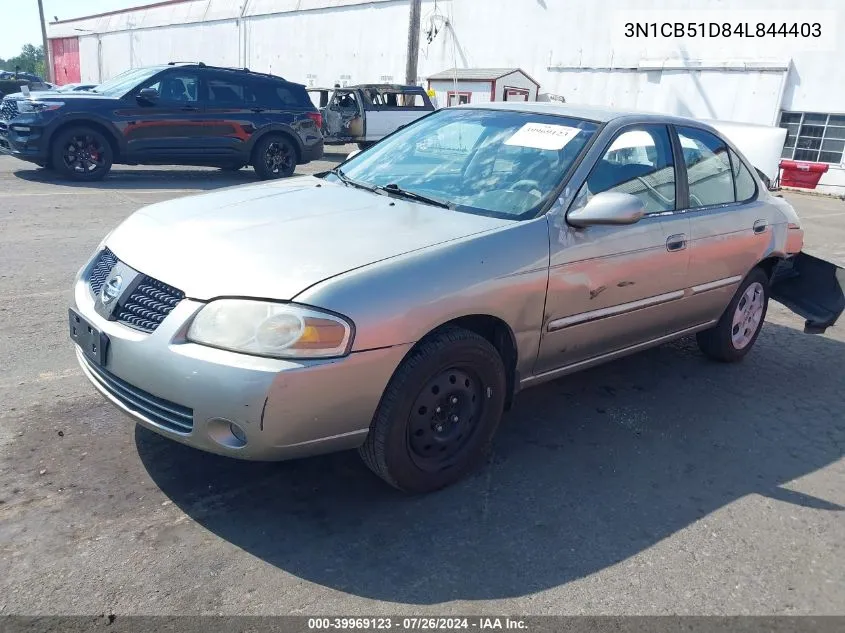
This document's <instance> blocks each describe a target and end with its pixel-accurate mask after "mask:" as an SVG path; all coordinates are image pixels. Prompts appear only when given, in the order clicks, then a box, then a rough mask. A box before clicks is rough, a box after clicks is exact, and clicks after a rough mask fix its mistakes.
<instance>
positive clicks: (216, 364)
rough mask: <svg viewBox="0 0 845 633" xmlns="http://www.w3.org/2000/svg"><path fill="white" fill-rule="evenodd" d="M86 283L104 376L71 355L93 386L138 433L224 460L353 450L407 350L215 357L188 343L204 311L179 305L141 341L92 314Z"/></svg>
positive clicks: (77, 301)
mask: <svg viewBox="0 0 845 633" xmlns="http://www.w3.org/2000/svg"><path fill="white" fill-rule="evenodd" d="M86 277H87V276H86V275H84V274H82V275H79V276H78V277H77V281H76V283H75V288H74V302H73V308H74V309H75V310H76V311H77V312H78V313H79V314H80V315H81V316H83V317H84V318H85V319H87V320H88V321H89V322H90V324H91V325H92V326H94V327H96V328H98V329H100V330H101V331H102V332H103V333H105V334H106V335H107V336H108V337H109V347H108V353H107V359H106V365H105V368H102V369H98V368H97V367H96V366H94V365H93V364H92V361H90V360H89V359H88V358H87V357H86V356H85V355H84V354H83V353H82V352H81V350H80V348H79V347H77V359H78V361H79V363H80V366H81V367H82V369H83V372H84V373H85V375H86V377H87V378H88V379H89V381H91V383H92V384H93V385H94V386H95V387H96V388H97V390H98V391H99V392H100V393H101V394H102V395H104V396H105V397H106V398H107V399H108V400H109V401H110V402H112V403H113V404H114V405H116V406H117V407H118V408H120V409H121V410H122V411H123V412H124V413H126V414H128V415H129V416H131V417H132V418H133V419H134V420H135V421H137V422H138V423H139V424H141V425H142V426H144V427H146V428H148V429H150V430H152V431H155V432H156V433H159V434H161V435H164V436H166V437H169V438H171V439H173V440H176V441H178V442H181V443H183V444H187V445H189V446H193V447H195V448H198V449H201V450H205V451H209V452H212V453H217V454H221V455H227V456H231V457H237V458H242V459H250V460H267V461H272V460H283V459H290V458H295V457H305V456H309V455H315V454H319V453H327V452H334V451H339V450H346V449H350V448H355V447H356V446H359V445H360V444H361V443H362V442H363V441H364V438H365V436H366V434H367V432H368V429H369V424H370V421H371V420H372V417H373V414H374V412H375V410H376V407H377V406H378V403H379V400H380V399H381V395H382V393H383V391H384V389H385V387H386V386H387V383H388V381H389V380H390V377H391V376H392V374H393V372H394V370H395V369H396V367H397V366H398V365H399V363H400V362H401V360H402V358H403V357H404V356H405V354H406V353H407V351H408V350H409V348H410V346H408V345H402V346H396V347H389V348H384V349H379V350H372V351H365V352H356V353H353V354H350V355H349V356H347V357H345V358H342V359H332V360H317V361H284V360H276V359H267V358H259V357H254V356H248V355H245V354H236V353H233V352H227V351H225V350H218V349H213V348H209V347H205V346H202V345H197V344H194V343H190V342H187V341H186V340H185V332H186V331H187V326H188V323H189V322H190V320H191V319H192V318H193V316H194V315H195V314H196V312H197V311H198V310H199V309H200V308H201V307H202V306H203V305H204V304H203V303H201V302H197V301H192V300H190V299H183V300H182V301H181V302H180V303H179V304H178V305H177V306H176V308H175V309H174V310H173V311H172V312H171V313H170V314H169V315H168V316H167V318H165V320H164V322H163V323H162V324H161V325H160V326H159V327H158V328H157V329H156V330H155V331H154V332H153V333H151V334H146V333H144V332H140V331H138V330H134V329H132V328H130V327H128V326H126V325H124V324H122V323H118V322H116V321H108V320H106V319H104V318H102V317H101V316H100V315H99V314H97V312H96V311H95V309H94V301H95V299H94V297H93V294H92V293H91V291H90V289H89V286H88V283H87V278H86ZM104 376H105V377H104ZM158 414H163V415H164V416H165V417H166V418H167V419H172V420H173V421H174V422H173V423H168V422H167V420H166V419H165V417H162V415H158ZM168 416H169V417H168ZM180 421H181V422H180ZM229 422H234V423H235V424H237V426H238V427H240V429H242V431H243V434H244V435H245V437H246V443H245V444H243V445H240V442H239V441H237V439H236V438H235V436H233V435H232V434H231V432H230V431H229V430H228V428H229V427H228V423H229ZM177 425H180V426H177Z"/></svg>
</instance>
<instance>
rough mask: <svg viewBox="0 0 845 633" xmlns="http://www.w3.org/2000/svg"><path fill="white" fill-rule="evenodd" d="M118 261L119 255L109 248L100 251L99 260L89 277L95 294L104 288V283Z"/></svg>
mask: <svg viewBox="0 0 845 633" xmlns="http://www.w3.org/2000/svg"><path fill="white" fill-rule="evenodd" d="M116 263H117V257H115V254H114V253H112V252H111V251H110V250H109V249H105V250H103V251H100V254H99V255H98V256H97V261H96V262H95V263H94V268H93V269H91V276H90V277H89V279H88V283H89V285H90V286H91V292H93V293H94V296H97V295H99V294H100V290H102V289H103V284H104V283H105V282H106V277H108V276H109V273H110V272H111V269H112V268H114V265H115V264H116Z"/></svg>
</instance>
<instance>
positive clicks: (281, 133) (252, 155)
mask: <svg viewBox="0 0 845 633" xmlns="http://www.w3.org/2000/svg"><path fill="white" fill-rule="evenodd" d="M275 136H281V137H283V138H286V139H287V140H289V141H290V144H291V145H293V151H294V154H296V164H297V165H298V164H299V161H301V160H302V150H300V149H299V143H297V142H296V139H295V138H294V137H293V134H291V133H290V132H284V131H281V130H273V131H272V132H267V133H265V134H262V135H261V136H260V137H258V138H257V139H256V141H255V144H254V145H253V146H252V151H251V152H250V153H249V162H250V163H253V162H255V152H256V151H257V149H258V144H259V143H261V142H262V141H263V140H264V139H268V138H271V137H275Z"/></svg>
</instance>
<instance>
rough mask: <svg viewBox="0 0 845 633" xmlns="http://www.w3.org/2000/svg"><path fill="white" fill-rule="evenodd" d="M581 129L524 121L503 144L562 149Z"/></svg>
mask: <svg viewBox="0 0 845 633" xmlns="http://www.w3.org/2000/svg"><path fill="white" fill-rule="evenodd" d="M580 131H581V130H580V129H579V128H577V127H569V126H568V125H549V124H548V123H526V124H525V125H523V126H522V127H521V128H520V129H519V131H518V132H517V133H516V134H514V135H513V136H511V137H510V138H509V139H508V140H507V141H505V145H517V146H519V147H533V148H534V149H554V150H558V149H563V147H564V146H565V145H566V144H567V143H568V142H569V141H571V140H572V139H573V138H575V137H576V136H578V132H580Z"/></svg>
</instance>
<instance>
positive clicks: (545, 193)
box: [342, 109, 598, 219]
mask: <svg viewBox="0 0 845 633" xmlns="http://www.w3.org/2000/svg"><path fill="white" fill-rule="evenodd" d="M597 128H598V126H597V124H596V123H594V122H591V121H586V120H583V119H575V118H570V117H561V116H556V115H550V114H533V113H525V112H510V111H493V110H483V109H460V110H457V109H443V110H440V111H437V112H436V113H435V114H432V115H429V116H427V117H424V118H422V119H419V120H418V121H416V122H414V123H412V124H411V125H409V126H408V127H407V128H404V129H402V130H400V131H398V132H396V133H395V134H393V135H392V136H390V137H388V138H386V139H384V140H383V141H381V142H379V143H378V144H377V145H376V146H375V147H373V148H371V149H370V150H368V151H366V152H363V153H361V154H359V155H357V156H355V157H353V158H352V159H350V160H349V161H347V162H346V163H345V164H344V165H343V166H342V170H343V172H344V175H345V176H347V177H348V178H350V179H353V180H355V181H357V182H359V183H362V184H367V185H370V186H376V187H385V186H387V185H397V186H398V187H401V188H402V189H404V190H407V191H411V192H414V193H418V194H420V195H424V196H427V197H429V198H434V199H437V200H438V201H441V202H445V203H448V204H449V205H452V206H453V207H454V208H455V209H457V210H460V211H467V212H471V213H479V214H484V215H492V216H495V217H506V218H515V219H522V218H527V217H531V216H533V214H535V213H536V212H537V211H538V210H539V208H540V207H541V206H542V205H543V204H544V203H545V202H546V201H547V200H549V198H550V197H551V196H552V195H553V194H554V192H555V189H556V188H557V186H558V185H559V184H560V183H561V181H562V179H563V177H564V175H565V174H566V173H567V171H568V170H569V167H570V166H571V165H572V163H573V162H574V160H575V159H576V157H577V156H578V155H579V154H580V152H581V150H582V149H583V148H584V146H585V145H586V143H587V142H588V141H589V140H590V139H591V138H592V136H593V135H594V134H595V132H596V130H597Z"/></svg>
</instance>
